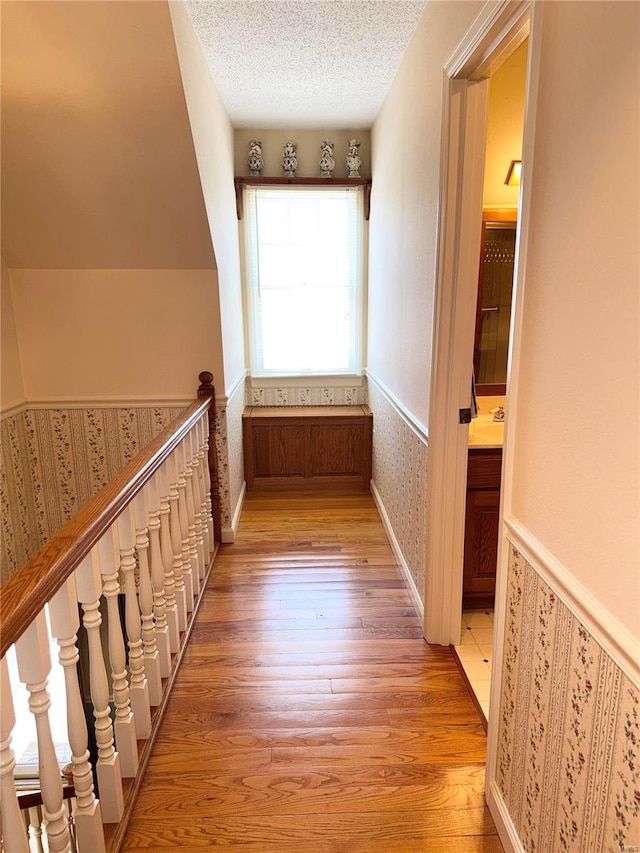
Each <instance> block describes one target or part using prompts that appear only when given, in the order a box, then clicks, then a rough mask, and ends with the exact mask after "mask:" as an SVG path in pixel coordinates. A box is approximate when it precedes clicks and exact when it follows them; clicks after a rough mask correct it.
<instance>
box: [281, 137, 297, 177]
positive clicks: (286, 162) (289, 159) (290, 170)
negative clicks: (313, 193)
mask: <svg viewBox="0 0 640 853" xmlns="http://www.w3.org/2000/svg"><path fill="white" fill-rule="evenodd" d="M296 147H297V146H296V144H295V142H287V144H286V145H285V146H284V157H283V158H282V168H283V169H284V176H285V178H295V176H296V169H297V168H298V156H297V154H296Z"/></svg>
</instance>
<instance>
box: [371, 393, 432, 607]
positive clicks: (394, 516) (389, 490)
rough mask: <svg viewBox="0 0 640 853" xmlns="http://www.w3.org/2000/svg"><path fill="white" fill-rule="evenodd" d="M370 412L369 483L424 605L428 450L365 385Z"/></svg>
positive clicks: (382, 399)
mask: <svg viewBox="0 0 640 853" xmlns="http://www.w3.org/2000/svg"><path fill="white" fill-rule="evenodd" d="M369 407H370V409H371V411H372V412H373V482H374V483H375V485H376V488H377V490H378V493H379V494H380V497H381V499H382V503H383V504H384V507H385V509H386V511H387V515H388V517H389V521H390V522H391V526H392V528H393V532H394V533H395V536H396V539H397V540H398V544H399V545H400V549H401V550H402V553H403V555H404V558H405V560H406V562H407V565H408V567H409V571H410V572H411V576H412V578H413V580H414V582H415V585H416V587H417V589H418V592H419V594H420V598H421V600H422V601H424V592H425V514H426V512H425V510H426V487H427V446H426V444H425V443H424V441H422V440H421V439H420V438H419V437H418V436H417V435H416V433H415V432H414V431H413V430H412V429H411V428H410V427H409V425H408V424H407V422H406V421H405V420H404V418H402V417H401V416H400V415H399V414H398V412H397V411H396V409H395V408H394V407H393V406H392V405H391V403H390V402H389V401H388V399H387V398H386V397H385V396H384V394H382V392H381V391H380V389H379V388H378V387H377V385H376V384H375V382H369Z"/></svg>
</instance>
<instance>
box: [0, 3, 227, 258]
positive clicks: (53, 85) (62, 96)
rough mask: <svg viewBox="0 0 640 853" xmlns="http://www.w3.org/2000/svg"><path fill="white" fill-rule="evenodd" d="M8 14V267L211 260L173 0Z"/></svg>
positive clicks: (20, 6)
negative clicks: (178, 54)
mask: <svg viewBox="0 0 640 853" xmlns="http://www.w3.org/2000/svg"><path fill="white" fill-rule="evenodd" d="M0 8H1V13H2V52H1V55H2V220H3V221H2V254H3V256H4V258H5V260H6V262H7V264H8V266H9V267H10V268H11V269H15V268H18V267H20V268H25V269H35V268H38V269H71V268H73V269H103V268H104V269H106V268H109V269H147V268H155V269H183V268H188V269H207V268H213V267H214V266H215V259H214V256H213V251H212V248H211V237H210V234H209V232H208V228H207V220H206V215H205V210H204V203H203V199H202V189H201V187H200V183H199V180H198V171H197V165H196V158H195V153H194V148H193V140H192V139H191V133H190V129H189V122H188V116H187V110H186V105H185V99H184V93H183V91H182V83H181V79H180V70H179V68H178V62H177V57H176V50H175V45H174V41H173V33H172V29H171V21H170V18H169V12H168V9H167V4H166V3H145V2H126V3H65V2H53V3H37V2H36V3H22V2H11V0H9V2H3V3H2V4H0Z"/></svg>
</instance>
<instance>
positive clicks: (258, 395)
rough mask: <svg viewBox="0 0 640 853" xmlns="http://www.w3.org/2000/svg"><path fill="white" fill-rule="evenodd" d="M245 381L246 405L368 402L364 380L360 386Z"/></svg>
mask: <svg viewBox="0 0 640 853" xmlns="http://www.w3.org/2000/svg"><path fill="white" fill-rule="evenodd" d="M253 382H254V387H253V388H252V387H251V385H250V383H249V382H248V381H247V392H246V404H247V406H359V405H364V404H366V403H367V402H368V400H367V385H366V380H365V381H363V384H362V385H360V386H357V385H354V386H350V387H341V386H339V385H336V386H333V385H326V386H318V387H304V386H297V387H288V386H287V387H282V388H274V387H272V386H270V387H267V386H264V387H262V388H261V387H260V386H257V387H256V385H255V382H256V380H255V379H254V380H253Z"/></svg>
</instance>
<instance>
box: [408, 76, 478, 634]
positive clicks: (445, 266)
mask: <svg viewBox="0 0 640 853" xmlns="http://www.w3.org/2000/svg"><path fill="white" fill-rule="evenodd" d="M443 84H444V93H443V104H444V106H445V117H444V118H443V135H444V140H443V153H444V156H443V168H442V171H441V187H440V202H441V211H440V220H439V226H438V258H437V275H436V282H437V283H436V306H435V328H434V337H433V348H432V368H431V390H430V428H431V433H432V436H433V439H434V440H433V441H432V445H433V448H432V450H431V453H430V464H429V465H428V466H427V509H426V539H427V546H426V564H427V588H426V591H425V601H426V606H425V626H424V627H425V636H426V638H427V641H428V642H430V643H440V644H442V645H449V644H452V643H453V644H456V643H458V642H459V641H460V618H461V612H462V566H463V555H464V525H465V515H466V484H467V455H468V447H469V430H468V427H467V426H466V425H465V424H460V422H459V410H460V409H465V408H469V407H470V405H471V374H472V364H473V332H474V328H475V305H476V294H477V289H478V258H479V257H480V237H481V230H482V189H483V178H482V176H483V173H484V161H485V137H486V110H487V103H488V98H489V81H488V80H484V81H480V82H471V81H469V80H466V79H463V80H451V79H449V78H448V77H446V75H445V76H444V81H443Z"/></svg>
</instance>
